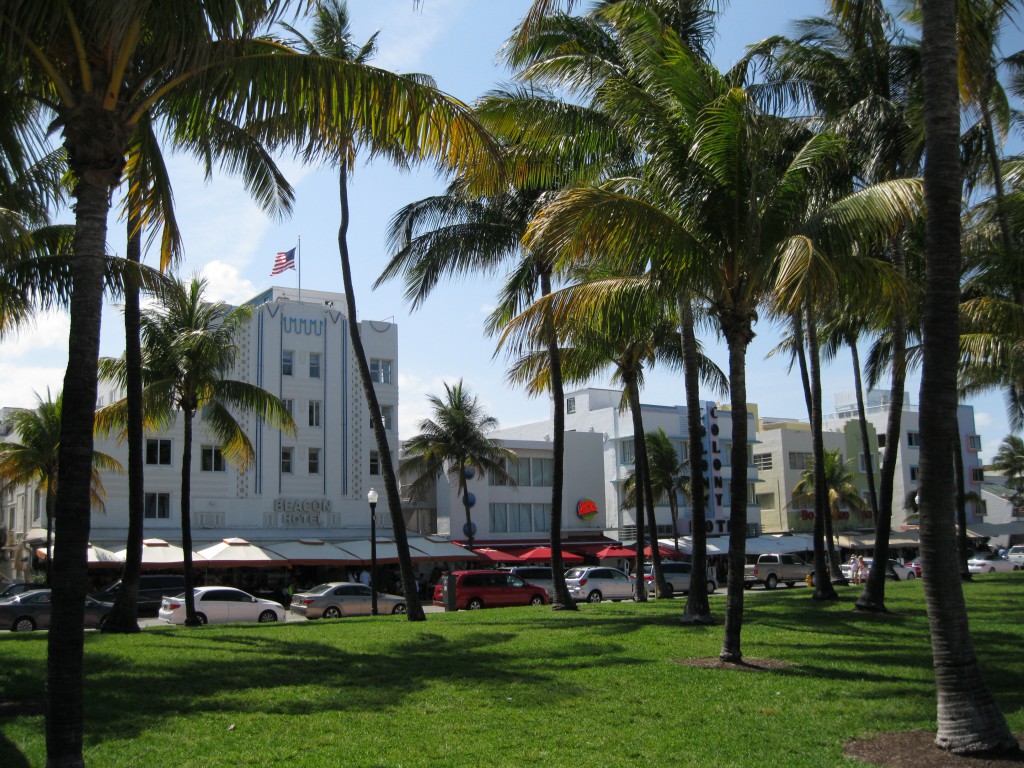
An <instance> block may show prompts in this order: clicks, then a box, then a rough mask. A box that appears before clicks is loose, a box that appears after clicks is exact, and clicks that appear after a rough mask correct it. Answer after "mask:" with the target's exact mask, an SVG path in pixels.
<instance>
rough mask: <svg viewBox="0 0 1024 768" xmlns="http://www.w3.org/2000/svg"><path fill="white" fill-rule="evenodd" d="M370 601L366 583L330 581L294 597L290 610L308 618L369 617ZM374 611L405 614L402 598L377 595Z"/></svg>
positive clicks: (370, 596)
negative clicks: (375, 609)
mask: <svg viewBox="0 0 1024 768" xmlns="http://www.w3.org/2000/svg"><path fill="white" fill-rule="evenodd" d="M372 598H373V592H372V591H371V590H370V588H369V587H368V586H366V585H365V584H358V583H356V582H351V581H341V582H331V583H330V584H320V585H318V586H316V587H313V588H312V589H309V590H306V591H305V592H299V593H298V594H295V595H293V596H292V604H291V606H290V610H291V612H292V613H295V614H298V615H299V616H305V617H306V618H307V619H337V618H340V617H342V616H369V615H370V612H371V606H372ZM377 612H378V613H405V598H402V597H395V596H394V595H381V594H378V595H377Z"/></svg>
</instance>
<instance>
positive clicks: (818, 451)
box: [807, 303, 843, 600]
mask: <svg viewBox="0 0 1024 768" xmlns="http://www.w3.org/2000/svg"><path fill="white" fill-rule="evenodd" d="M807 358H808V363H809V365H808V373H809V374H810V383H811V446H812V447H811V450H812V451H813V453H814V517H815V520H817V518H819V517H820V518H821V519H822V522H823V523H824V525H823V526H822V527H823V529H824V534H825V547H822V548H821V549H822V551H821V552H820V556H821V558H822V559H824V556H825V554H826V553H827V554H828V564H827V572H828V574H829V575H830V576H831V578H833V579H842V578H843V572H842V571H841V570H839V559H838V558H837V557H836V549H835V544H834V542H833V539H832V505H831V504H829V503H828V481H827V480H826V478H825V438H824V435H823V434H822V429H823V427H822V413H821V351H820V349H819V347H818V326H817V323H815V322H814V317H813V316H812V310H811V305H810V303H808V304H807ZM815 527H817V524H815ZM825 566H826V564H825V563H824V562H819V547H818V539H817V536H815V541H814V571H815V578H814V598H815V599H817V600H838V599H839V595H837V594H836V590H835V587H833V586H832V582H831V580H830V579H828V578H821V577H822V576H823V575H825V574H826V567H825Z"/></svg>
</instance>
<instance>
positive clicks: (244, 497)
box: [0, 287, 398, 571]
mask: <svg viewBox="0 0 1024 768" xmlns="http://www.w3.org/2000/svg"><path fill="white" fill-rule="evenodd" d="M247 303H248V304H249V305H251V306H252V308H253V313H252V319H251V321H250V323H249V325H248V327H247V328H246V330H245V331H244V332H243V333H242V334H241V337H240V338H239V339H238V340H237V343H238V355H237V357H236V361H235V370H234V373H233V376H234V377H235V378H238V379H241V380H244V381H248V382H251V383H253V384H257V385H259V386H261V387H263V388H264V389H266V390H268V391H270V392H272V393H273V394H275V395H277V396H279V397H280V398H282V399H283V400H284V401H285V403H286V404H287V405H288V407H289V408H290V409H291V412H292V415H293V417H294V420H295V424H296V427H297V432H296V434H295V435H294V436H290V435H287V434H284V433H282V432H281V431H280V430H277V429H273V428H270V427H268V426H266V425H264V424H262V423H261V422H260V421H259V420H258V419H256V418H255V417H254V416H245V417H243V418H242V424H243V426H244V428H245V431H246V434H247V435H248V436H249V437H250V439H251V440H252V442H253V444H254V446H255V449H256V457H255V461H254V462H253V463H252V464H251V465H250V466H249V467H248V468H246V470H245V471H240V470H239V469H238V468H237V467H235V466H232V465H231V464H227V463H226V462H225V461H224V460H223V459H222V458H221V453H220V448H219V446H218V445H216V443H215V441H214V440H212V439H211V437H210V435H209V433H208V431H207V430H206V429H205V428H204V425H203V423H202V421H201V420H197V423H196V427H195V435H194V442H193V453H192V455H193V462H192V530H193V538H194V546H195V549H197V550H198V549H201V548H202V547H205V546H207V545H209V544H211V543H215V542H218V541H220V540H221V539H223V538H226V537H242V538H245V539H248V540H249V541H251V542H253V543H255V544H259V543H266V542H271V541H276V542H281V541H289V540H292V541H294V540H296V539H299V538H318V539H322V540H325V541H342V540H346V539H357V538H362V539H365V538H367V537H368V535H369V525H370V522H369V509H368V505H367V502H366V494H367V491H368V490H369V489H370V487H371V486H375V487H376V488H377V490H378V491H380V503H379V505H378V508H377V523H378V527H379V528H384V529H385V530H384V531H383V533H382V535H383V536H385V537H386V536H388V535H390V525H391V523H390V517H389V514H388V508H387V498H386V494H385V493H384V492H383V482H382V480H383V478H382V476H381V474H380V460H379V456H378V451H377V445H376V442H375V440H374V435H373V430H372V429H371V425H370V417H369V414H368V411H367V405H366V399H365V397H364V395H363V390H362V386H361V384H360V381H359V372H358V369H357V366H356V363H355V359H354V357H353V353H352V349H351V344H350V341H349V328H348V323H349V320H348V318H347V316H346V314H345V303H344V296H343V295H342V294H339V293H325V292H322V291H309V290H303V291H302V293H301V298H300V296H299V293H298V291H296V290H295V289H291V288H281V287H273V288H270V289H268V290H266V291H265V292H263V293H261V294H260V295H258V296H256V297H255V298H253V299H252V300H250V301H249V302H247ZM359 330H360V334H361V336H362V341H363V345H364V347H365V350H366V355H367V358H368V361H369V363H370V369H371V373H372V374H373V376H374V378H375V388H376V392H377V397H378V399H379V401H380V403H381V409H382V413H383V418H384V422H385V427H386V428H387V430H388V435H389V445H390V446H391V450H392V452H393V453H394V454H395V455H397V445H398V433H397V410H398V329H397V327H396V326H395V324H394V323H390V322H376V321H373V320H364V321H362V322H361V323H360V324H359ZM121 396H122V393H121V392H118V391H116V390H113V389H110V388H108V385H107V384H106V383H104V382H101V384H100V392H99V396H98V402H97V406H99V407H102V406H103V405H107V404H109V403H110V402H112V401H113V400H117V399H119V398H120V397H121ZM182 429H183V426H182V423H181V419H178V420H177V421H176V423H175V424H174V425H173V426H172V427H171V428H169V429H168V430H166V431H164V432H160V433H157V434H147V435H146V438H145V505H146V506H145V536H146V537H157V538H164V539H169V540H176V541H180V530H181V520H180V508H181V497H180V486H181V460H182V448H183V445H182ZM7 431H8V434H7V436H0V440H17V435H16V434H11V433H10V431H9V430H7ZM2 432H4V430H3V429H2V428H0V433H2ZM96 449H97V450H100V451H103V452H105V453H108V454H110V455H112V456H114V457H116V458H118V459H119V460H120V461H121V463H122V464H124V465H125V466H127V448H126V447H125V446H124V445H123V444H121V443H119V442H118V440H117V439H116V437H113V436H112V437H108V438H98V439H97V441H96ZM103 484H104V488H105V490H106V508H105V510H104V511H102V512H101V511H94V512H93V515H92V532H91V537H90V540H91V541H92V543H93V544H95V545H97V546H101V547H106V548H111V549H122V548H123V547H124V543H125V540H126V537H127V530H128V501H127V499H128V480H127V475H126V474H113V473H104V475H103ZM45 526H46V518H45V511H44V508H43V499H42V495H41V493H40V492H37V491H36V490H35V489H31V488H21V489H19V490H18V491H17V492H14V493H8V494H6V495H5V496H4V497H3V498H2V499H0V528H4V529H6V531H7V535H6V536H5V537H4V538H5V540H4V542H3V543H4V544H5V545H6V548H5V554H6V558H5V562H4V563H2V565H3V566H8V567H7V568H5V571H6V570H10V568H9V566H10V565H11V562H10V561H11V559H12V556H13V554H14V553H15V552H17V551H20V550H21V549H22V548H23V545H24V544H25V543H27V542H29V541H38V540H39V538H40V529H43V537H45Z"/></svg>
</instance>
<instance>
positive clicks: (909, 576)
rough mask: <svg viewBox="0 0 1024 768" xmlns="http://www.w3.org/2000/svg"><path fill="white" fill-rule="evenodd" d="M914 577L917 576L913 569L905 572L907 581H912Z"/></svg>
mask: <svg viewBox="0 0 1024 768" xmlns="http://www.w3.org/2000/svg"><path fill="white" fill-rule="evenodd" d="M916 578H917V574H916V573H914V572H913V571H910V572H909V573H907V581H913V580H914V579H916Z"/></svg>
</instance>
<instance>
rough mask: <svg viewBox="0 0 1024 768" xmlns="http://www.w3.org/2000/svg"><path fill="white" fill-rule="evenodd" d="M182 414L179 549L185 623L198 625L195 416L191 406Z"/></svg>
mask: <svg viewBox="0 0 1024 768" xmlns="http://www.w3.org/2000/svg"><path fill="white" fill-rule="evenodd" d="M181 410H182V416H183V420H184V422H185V430H184V431H185V434H184V437H183V438H182V443H183V448H182V452H181V549H182V568H183V569H184V571H185V624H186V625H187V626H190V627H195V626H198V625H199V618H198V617H197V616H196V595H195V586H196V582H195V573H194V572H193V570H192V421H193V419H194V418H195V414H194V411H193V409H192V407H191V406H188V405H186V406H184V407H183V408H182V409H181Z"/></svg>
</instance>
